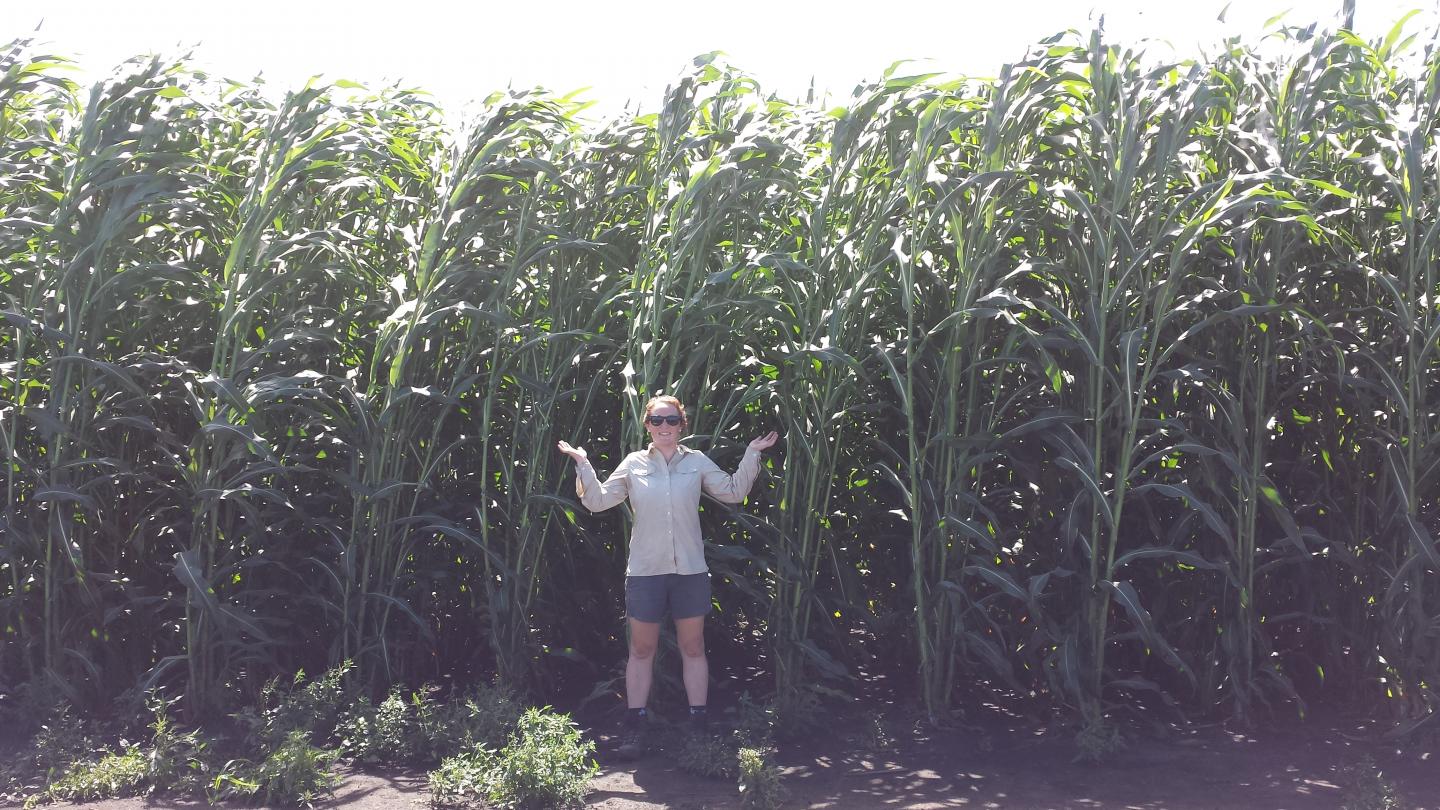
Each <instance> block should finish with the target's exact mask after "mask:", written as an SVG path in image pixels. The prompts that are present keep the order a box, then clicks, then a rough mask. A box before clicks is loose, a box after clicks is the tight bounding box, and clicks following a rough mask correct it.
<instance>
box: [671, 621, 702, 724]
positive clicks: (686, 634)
mask: <svg viewBox="0 0 1440 810" xmlns="http://www.w3.org/2000/svg"><path fill="white" fill-rule="evenodd" d="M675 641H676V643H677V644H678V645H679V646H680V662H681V669H682V672H683V674H684V678H685V696H686V697H687V698H689V699H690V705H691V706H704V705H705V700H706V698H707V697H708V696H709V692H710V662H709V661H708V660H707V659H706V658H705V617H704V616H695V617H692V618H689V619H676V620H675Z"/></svg>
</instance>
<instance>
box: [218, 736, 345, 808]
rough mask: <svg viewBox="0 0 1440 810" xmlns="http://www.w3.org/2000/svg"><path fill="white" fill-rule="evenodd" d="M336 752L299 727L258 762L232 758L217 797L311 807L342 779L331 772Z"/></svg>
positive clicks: (219, 786) (222, 773) (221, 778)
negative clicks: (314, 741)
mask: <svg viewBox="0 0 1440 810" xmlns="http://www.w3.org/2000/svg"><path fill="white" fill-rule="evenodd" d="M335 757H336V755H335V753H334V752H332V751H325V750H322V749H319V748H316V747H315V746H314V745H312V744H311V742H310V738H309V735H308V734H307V733H306V732H305V731H302V730H300V729H295V730H293V731H291V732H290V733H289V734H288V735H286V737H285V739H284V741H283V742H282V743H281V744H280V745H279V746H277V747H276V748H275V749H274V750H272V751H271V752H270V754H269V755H268V756H266V757H265V758H264V759H263V760H261V761H260V762H259V763H258V764H256V763H254V762H251V761H250V760H231V761H230V762H229V763H227V764H226V765H225V768H224V770H223V771H222V772H221V774H220V775H219V776H217V777H215V782H214V785H213V792H214V795H213V796H212V798H217V799H232V798H238V799H245V800H248V801H254V802H257V803H260V804H265V805H283V806H287V807H309V806H311V805H313V804H314V803H315V801H316V800H317V799H319V798H321V797H323V796H326V795H329V794H330V793H331V792H332V791H334V789H335V784H336V783H337V782H338V781H339V780H338V778H337V777H336V776H335V774H333V773H331V771H330V766H331V765H332V764H333V763H334V762H335Z"/></svg>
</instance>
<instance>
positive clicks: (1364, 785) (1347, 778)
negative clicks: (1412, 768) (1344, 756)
mask: <svg viewBox="0 0 1440 810" xmlns="http://www.w3.org/2000/svg"><path fill="white" fill-rule="evenodd" d="M1340 786H1341V788H1342V790H1343V791H1344V792H1343V793H1342V794H1341V800H1340V801H1341V804H1340V810H1406V805H1405V803H1404V802H1403V801H1401V799H1400V796H1399V794H1398V793H1396V791H1395V785H1394V783H1393V782H1391V781H1390V779H1389V778H1388V777H1386V776H1385V773H1384V772H1383V771H1381V770H1380V766H1378V765H1377V764H1375V760H1374V758H1372V757H1371V756H1369V755H1368V754H1367V755H1366V756H1363V757H1361V758H1360V759H1359V760H1357V761H1355V762H1353V763H1351V764H1349V765H1346V766H1344V767H1342V768H1341V769H1340Z"/></svg>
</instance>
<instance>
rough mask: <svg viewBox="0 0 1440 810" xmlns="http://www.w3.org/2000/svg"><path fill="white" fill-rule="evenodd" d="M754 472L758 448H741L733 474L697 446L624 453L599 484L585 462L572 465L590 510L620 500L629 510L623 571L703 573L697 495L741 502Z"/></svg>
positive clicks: (630, 573) (640, 573) (757, 470)
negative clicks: (671, 452) (627, 503)
mask: <svg viewBox="0 0 1440 810" xmlns="http://www.w3.org/2000/svg"><path fill="white" fill-rule="evenodd" d="M759 473H760V451H759V450H751V449H750V448H748V447H747V448H746V449H745V457H744V458H742V459H741V460H740V468H739V469H738V470H736V471H735V474H734V475H730V474H728V473H726V472H725V471H724V470H722V469H720V467H719V466H718V465H716V464H715V462H713V461H711V460H710V459H709V457H707V456H706V455H705V454H704V453H702V452H700V451H699V450H691V449H690V448H688V447H686V446H684V445H680V446H679V447H677V448H676V452H675V455H673V456H671V458H670V461H669V462H668V463H667V462H666V461H665V456H664V454H662V453H661V452H660V451H659V450H656V449H655V445H653V444H652V445H650V446H649V447H647V448H646V449H645V450H640V451H637V452H634V453H631V454H630V455H628V456H626V457H625V458H624V459H623V460H621V462H620V466H619V467H617V468H615V472H613V473H611V474H610V477H609V478H607V479H605V483H603V484H602V483H600V479H599V478H598V477H597V476H596V475H595V468H594V467H592V466H590V462H589V461H584V462H581V463H580V464H578V465H576V476H575V494H576V495H579V496H580V502H581V503H583V504H585V508H586V509H589V510H590V511H591V512H601V511H604V510H606V509H609V508H611V507H613V506H616V505H618V504H619V503H620V502H621V501H623V500H625V499H626V498H629V499H630V507H631V509H632V510H634V512H635V526H634V528H633V529H632V530H631V532H630V556H629V562H628V563H627V564H626V567H625V575H626V576H631V577H645V576H654V575H656V574H703V573H705V572H706V571H707V570H709V569H707V568H706V567H705V544H704V542H703V541H702V540H701V539H700V512H699V509H700V493H701V492H704V493H705V494H706V495H709V496H710V497H712V498H714V499H715V500H717V501H722V502H724V503H740V502H741V501H743V500H745V496H746V494H748V493H749V492H750V487H751V485H753V484H754V483H755V476H757V475H759Z"/></svg>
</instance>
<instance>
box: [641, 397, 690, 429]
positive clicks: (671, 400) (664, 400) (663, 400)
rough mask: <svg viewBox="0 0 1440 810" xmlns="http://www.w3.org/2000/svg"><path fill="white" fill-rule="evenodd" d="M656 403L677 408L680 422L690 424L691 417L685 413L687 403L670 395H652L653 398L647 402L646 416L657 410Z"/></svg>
mask: <svg viewBox="0 0 1440 810" xmlns="http://www.w3.org/2000/svg"><path fill="white" fill-rule="evenodd" d="M656 405H669V406H670V407H672V408H674V409H675V410H677V411H679V412H680V424H682V425H688V424H690V417H688V416H686V415H685V405H684V404H683V403H681V402H680V400H678V399H676V398H675V397H672V396H668V395H667V396H660V397H651V398H650V401H649V402H647V403H645V416H646V417H647V418H648V417H649V416H650V412H651V411H653V410H655V406H656Z"/></svg>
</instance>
